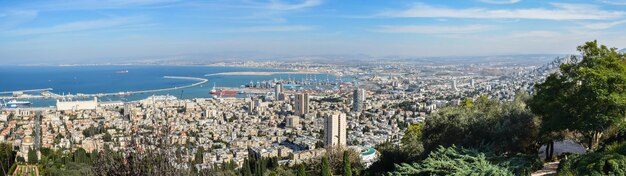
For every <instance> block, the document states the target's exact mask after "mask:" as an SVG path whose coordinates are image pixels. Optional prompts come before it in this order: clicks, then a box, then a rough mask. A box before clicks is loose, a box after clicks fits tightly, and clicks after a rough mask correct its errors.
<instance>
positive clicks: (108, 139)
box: [102, 133, 113, 142]
mask: <svg viewBox="0 0 626 176" xmlns="http://www.w3.org/2000/svg"><path fill="white" fill-rule="evenodd" d="M102 141H104V142H111V141H113V136H111V134H109V133H104V136H102Z"/></svg>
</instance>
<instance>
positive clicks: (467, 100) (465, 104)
mask: <svg viewBox="0 0 626 176" xmlns="http://www.w3.org/2000/svg"><path fill="white" fill-rule="evenodd" d="M461 107H464V108H474V101H473V100H472V99H471V98H465V99H463V102H461Z"/></svg>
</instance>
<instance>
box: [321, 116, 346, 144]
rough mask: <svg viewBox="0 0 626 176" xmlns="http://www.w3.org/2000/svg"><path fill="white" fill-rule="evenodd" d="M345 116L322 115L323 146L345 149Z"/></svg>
mask: <svg viewBox="0 0 626 176" xmlns="http://www.w3.org/2000/svg"><path fill="white" fill-rule="evenodd" d="M346 126H347V125H346V114H344V113H341V112H329V113H327V114H326V115H324V146H325V147H330V146H338V147H345V146H346V145H347V142H346V135H347V133H346Z"/></svg>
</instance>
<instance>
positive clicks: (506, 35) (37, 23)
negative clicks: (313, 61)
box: [0, 0, 626, 64]
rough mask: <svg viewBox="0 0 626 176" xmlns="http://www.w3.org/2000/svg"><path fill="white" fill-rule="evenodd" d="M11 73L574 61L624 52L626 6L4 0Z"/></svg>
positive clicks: (4, 53) (597, 0) (603, 1)
mask: <svg viewBox="0 0 626 176" xmlns="http://www.w3.org/2000/svg"><path fill="white" fill-rule="evenodd" d="M0 5H1V6H2V7H1V8H0V48H1V49H0V53H1V54H0V57H1V58H3V62H4V64H27V63H85V62H107V61H111V62H116V61H120V60H124V59H127V58H131V59H163V58H167V59H177V58H183V59H184V58H186V57H192V56H195V57H199V58H201V59H202V58H205V57H207V56H212V57H214V58H215V57H217V58H224V59H227V58H232V57H240V58H251V59H254V58H258V57H268V56H301V55H326V54H328V55H358V54H363V55H371V56H389V55H397V56H413V57H430V56H475V55H505V54H574V53H577V52H576V51H575V50H574V48H575V46H576V45H577V44H579V43H582V42H583V41H590V40H596V39H597V40H598V41H600V42H602V43H606V44H608V45H609V46H616V47H620V48H624V47H626V36H624V35H623V33H622V31H624V29H626V11H624V10H623V9H624V7H626V1H620V0H594V1H531V0H468V1H462V2H457V1H454V2H450V1H447V2H441V1H393V2H388V1H371V2H368V3H360V2H358V1H328V0H301V1H278V0H273V1H176V0H171V1H170V0H142V1H80V2H69V1H43V2H1V3H0Z"/></svg>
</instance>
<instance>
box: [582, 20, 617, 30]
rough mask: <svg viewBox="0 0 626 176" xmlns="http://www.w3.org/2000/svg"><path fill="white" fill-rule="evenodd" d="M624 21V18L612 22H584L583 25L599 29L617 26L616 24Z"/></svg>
mask: <svg viewBox="0 0 626 176" xmlns="http://www.w3.org/2000/svg"><path fill="white" fill-rule="evenodd" d="M625 23H626V20H621V21H613V22H606V23H588V24H584V25H583V26H584V27H586V28H589V29H596V30H601V29H608V28H611V27H613V26H617V25H621V24H625Z"/></svg>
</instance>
